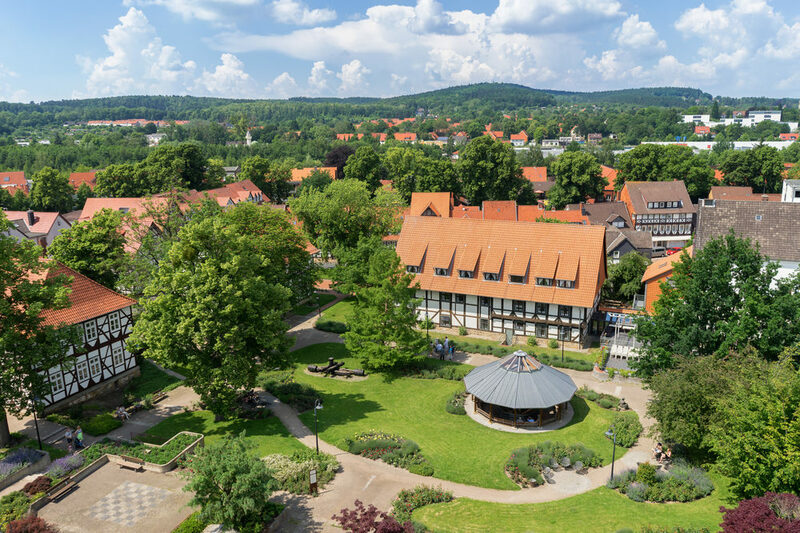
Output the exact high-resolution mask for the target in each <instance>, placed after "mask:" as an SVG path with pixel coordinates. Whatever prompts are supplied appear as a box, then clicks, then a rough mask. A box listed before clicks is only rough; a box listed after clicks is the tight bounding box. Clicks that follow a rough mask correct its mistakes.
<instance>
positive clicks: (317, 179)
mask: <svg viewBox="0 0 800 533" xmlns="http://www.w3.org/2000/svg"><path fill="white" fill-rule="evenodd" d="M332 181H333V179H332V178H331V175H330V173H328V172H326V171H324V170H319V169H317V170H314V171H313V172H311V174H309V175H308V177H307V178H305V179H304V180H303V181H302V182H301V183H300V186H298V187H297V196H301V195H302V194H303V191H306V190H308V191H310V190H312V189H316V190H318V191H323V190H325V187H327V186H328V185H330V184H331V182H332Z"/></svg>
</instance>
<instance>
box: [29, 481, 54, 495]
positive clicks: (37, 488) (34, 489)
mask: <svg viewBox="0 0 800 533" xmlns="http://www.w3.org/2000/svg"><path fill="white" fill-rule="evenodd" d="M52 486H53V480H52V479H50V478H49V477H47V476H39V477H37V478H36V479H34V480H33V481H31V482H30V483H28V484H27V485H25V486H24V487H22V492H24V493H25V494H27V495H28V496H33V495H34V494H39V493H40V492H47V491H48V490H50V487H52Z"/></svg>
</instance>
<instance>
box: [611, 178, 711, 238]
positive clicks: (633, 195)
mask: <svg viewBox="0 0 800 533" xmlns="http://www.w3.org/2000/svg"><path fill="white" fill-rule="evenodd" d="M619 199H620V200H621V201H622V202H625V205H626V207H627V208H628V216H630V219H631V222H632V223H633V228H634V229H635V230H637V231H647V232H649V233H650V235H651V236H652V239H653V246H663V247H665V248H683V247H684V246H685V245H686V243H687V242H688V241H689V239H691V237H692V233H693V232H694V226H695V211H696V210H695V207H694V206H693V205H692V201H691V199H690V198H689V193H688V192H687V191H686V184H684V182H683V181H680V180H674V181H626V182H625V185H624V186H623V187H622V191H620V195H619Z"/></svg>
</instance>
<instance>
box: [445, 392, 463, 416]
mask: <svg viewBox="0 0 800 533" xmlns="http://www.w3.org/2000/svg"><path fill="white" fill-rule="evenodd" d="M466 398H467V393H466V392H465V391H456V392H454V393H453V395H452V396H451V397H450V399H449V400H447V404H445V410H446V411H447V412H448V413H450V414H451V415H465V414H467V412H466V411H465V410H464V400H466Z"/></svg>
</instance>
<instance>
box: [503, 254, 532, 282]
mask: <svg viewBox="0 0 800 533" xmlns="http://www.w3.org/2000/svg"><path fill="white" fill-rule="evenodd" d="M530 262H531V251H530V250H526V249H523V250H520V249H516V248H515V249H514V250H513V251H509V257H508V275H509V276H524V275H525V274H527V273H528V265H529V264H530Z"/></svg>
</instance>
